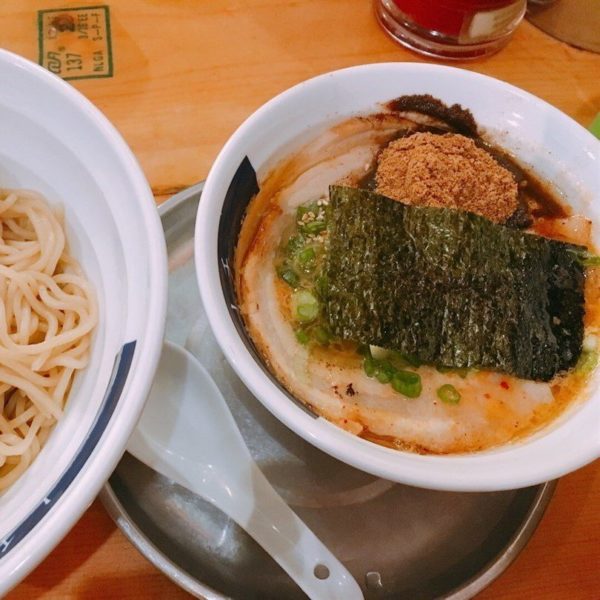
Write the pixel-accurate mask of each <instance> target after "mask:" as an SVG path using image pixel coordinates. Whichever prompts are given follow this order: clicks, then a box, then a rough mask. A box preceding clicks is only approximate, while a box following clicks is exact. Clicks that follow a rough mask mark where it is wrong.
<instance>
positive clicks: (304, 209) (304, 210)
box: [296, 202, 319, 221]
mask: <svg viewBox="0 0 600 600" xmlns="http://www.w3.org/2000/svg"><path fill="white" fill-rule="evenodd" d="M310 212H311V213H313V214H314V215H315V216H316V215H317V214H318V213H319V205H318V204H317V203H316V202H310V203H309V204H303V205H301V206H299V207H298V208H297V209H296V219H297V220H298V221H302V217H303V216H304V215H306V214H308V213H310Z"/></svg>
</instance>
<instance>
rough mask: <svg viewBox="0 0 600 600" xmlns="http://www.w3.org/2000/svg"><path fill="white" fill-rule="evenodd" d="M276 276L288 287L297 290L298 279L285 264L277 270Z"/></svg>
mask: <svg viewBox="0 0 600 600" xmlns="http://www.w3.org/2000/svg"><path fill="white" fill-rule="evenodd" d="M277 274H278V275H279V277H281V279H283V280H284V281H285V282H286V283H287V284H288V285H289V286H290V287H293V288H297V287H298V284H299V283H300V279H299V277H298V275H297V274H296V272H295V271H294V270H293V269H290V267H287V266H286V265H285V264H284V265H282V266H280V267H279V268H278V269H277Z"/></svg>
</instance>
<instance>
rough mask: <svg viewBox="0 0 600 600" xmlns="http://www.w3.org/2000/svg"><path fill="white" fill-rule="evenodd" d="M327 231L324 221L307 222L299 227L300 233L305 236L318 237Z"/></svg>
mask: <svg viewBox="0 0 600 600" xmlns="http://www.w3.org/2000/svg"><path fill="white" fill-rule="evenodd" d="M325 229H327V223H325V221H309V222H308V223H304V224H302V225H300V231H302V233H304V234H305V235H319V233H321V232H322V231H325Z"/></svg>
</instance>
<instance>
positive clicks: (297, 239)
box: [285, 235, 304, 258]
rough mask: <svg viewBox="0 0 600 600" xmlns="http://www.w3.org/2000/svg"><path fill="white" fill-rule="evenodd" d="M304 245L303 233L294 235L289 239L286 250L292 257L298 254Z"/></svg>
mask: <svg viewBox="0 0 600 600" xmlns="http://www.w3.org/2000/svg"><path fill="white" fill-rule="evenodd" d="M303 247H304V240H303V238H302V236H301V235H293V236H292V237H290V239H289V240H288V241H287V244H286V247H285V250H286V252H287V254H288V256H289V257H290V258H292V257H293V256H295V255H296V253H297V252H298V250H300V248H303Z"/></svg>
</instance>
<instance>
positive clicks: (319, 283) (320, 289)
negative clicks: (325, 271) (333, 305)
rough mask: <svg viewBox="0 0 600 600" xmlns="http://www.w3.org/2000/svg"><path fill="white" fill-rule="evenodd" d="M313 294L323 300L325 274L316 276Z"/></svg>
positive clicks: (325, 287)
mask: <svg viewBox="0 0 600 600" xmlns="http://www.w3.org/2000/svg"><path fill="white" fill-rule="evenodd" d="M315 294H317V296H318V297H319V298H320V299H321V300H324V299H325V297H326V295H327V277H326V276H325V275H321V276H320V277H317V280H316V281H315Z"/></svg>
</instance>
